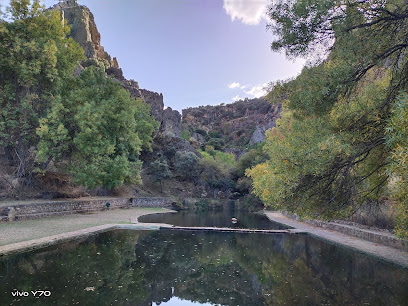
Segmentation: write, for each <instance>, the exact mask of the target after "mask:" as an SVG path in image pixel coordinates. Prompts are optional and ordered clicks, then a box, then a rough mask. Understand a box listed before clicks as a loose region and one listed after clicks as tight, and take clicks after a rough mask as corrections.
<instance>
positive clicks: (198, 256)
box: [0, 230, 408, 306]
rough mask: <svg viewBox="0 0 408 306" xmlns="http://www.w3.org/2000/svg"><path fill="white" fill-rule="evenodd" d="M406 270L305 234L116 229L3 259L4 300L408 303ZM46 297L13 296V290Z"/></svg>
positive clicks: (39, 302)
mask: <svg viewBox="0 0 408 306" xmlns="http://www.w3.org/2000/svg"><path fill="white" fill-rule="evenodd" d="M407 284H408V271H407V270H405V269H399V268H398V267H395V266H392V265H389V264H387V263H384V262H380V261H378V260H375V259H373V258H370V257H367V256H364V255H361V254H359V253H355V252H353V251H351V250H348V249H343V248H339V247H337V246H334V245H331V244H327V243H324V242H322V241H320V240H317V239H313V238H311V237H308V236H303V235H288V234H273V235H267V234H242V233H214V232H189V231H169V230H161V231H131V230H116V231H112V232H108V233H104V234H100V235H98V236H93V237H90V238H88V239H86V240H82V241H73V242H69V243H64V244H61V245H58V246H55V247H50V248H47V249H42V250H37V251H34V252H29V253H22V254H18V255H15V256H9V257H6V258H3V259H1V261H0V301H1V303H0V304H1V305H22V304H24V305H52V304H58V305H75V304H77V303H79V304H81V305H159V304H160V305H166V304H171V305H180V306H181V305H197V303H199V304H204V305H245V306H247V305H326V304H330V305H364V304H366V305H407V304H408V290H407V289H408V287H407ZM35 290H37V291H39V290H41V291H49V292H50V293H51V295H50V296H48V297H45V296H41V297H37V298H34V297H33V296H32V294H31V293H30V294H29V296H28V297H24V296H22V297H13V296H12V292H16V291H19V292H30V291H35Z"/></svg>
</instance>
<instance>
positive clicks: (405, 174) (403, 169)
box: [386, 93, 408, 237]
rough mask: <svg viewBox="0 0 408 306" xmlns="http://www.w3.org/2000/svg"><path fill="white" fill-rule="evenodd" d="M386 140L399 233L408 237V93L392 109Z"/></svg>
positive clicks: (399, 98)
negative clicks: (388, 148)
mask: <svg viewBox="0 0 408 306" xmlns="http://www.w3.org/2000/svg"><path fill="white" fill-rule="evenodd" d="M386 141H387V144H388V146H389V147H390V148H391V149H392V150H391V154H390V157H389V161H390V164H389V166H388V170H389V174H390V176H391V177H392V178H393V179H394V180H395V186H394V197H395V199H396V201H397V203H398V204H397V207H398V210H399V215H398V218H397V227H396V230H397V233H398V234H399V235H400V236H403V237H408V95H407V94H406V93H403V94H401V95H400V96H399V97H398V98H397V101H396V103H395V104H394V105H393V108H392V110H391V117H390V119H389V121H388V126H387V134H386Z"/></svg>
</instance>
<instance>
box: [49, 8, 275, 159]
mask: <svg viewBox="0 0 408 306" xmlns="http://www.w3.org/2000/svg"><path fill="white" fill-rule="evenodd" d="M51 9H58V10H59V11H60V12H61V18H63V19H64V20H65V21H66V22H67V24H68V25H70V26H71V36H72V38H74V40H75V41H77V42H78V43H79V44H80V45H81V46H82V47H83V48H84V50H85V55H86V57H87V58H88V60H87V61H85V62H84V63H82V66H87V65H90V64H94V63H95V62H97V63H99V64H100V63H102V64H103V65H104V67H105V69H106V70H105V71H106V73H107V74H108V75H110V76H112V77H114V78H115V79H116V80H118V81H119V82H121V83H122V86H123V87H124V88H125V89H127V90H128V91H129V92H130V94H131V95H132V96H133V97H135V98H141V99H143V100H144V101H145V102H146V103H147V104H149V105H150V107H151V114H152V115H153V116H154V118H155V119H156V121H158V122H159V123H160V127H159V129H158V131H157V132H156V137H155V145H154V146H153V147H154V148H156V150H159V151H160V150H161V151H163V150H164V149H165V147H166V146H169V145H172V146H174V147H175V148H176V149H177V150H182V151H186V150H187V151H193V152H195V153H197V151H195V149H194V148H193V147H192V146H191V145H193V146H194V147H195V148H199V147H201V146H203V144H206V143H207V142H208V141H209V140H210V144H211V141H212V144H215V145H216V144H217V143H221V144H223V145H222V147H223V149H231V148H236V149H237V148H238V149H242V148H245V147H247V146H248V145H251V144H255V143H257V142H260V141H262V140H264V137H265V131H266V130H267V129H269V128H271V127H273V126H274V125H275V121H276V119H277V118H278V116H279V114H280V105H275V106H272V105H270V104H269V103H268V102H267V101H266V100H265V99H262V98H260V99H245V100H241V101H238V102H235V103H232V104H227V105H218V106H205V107H204V106H202V107H198V108H188V109H185V110H183V111H182V114H183V116H181V115H180V113H179V112H178V111H177V110H173V109H171V108H166V109H164V102H163V95H162V94H161V93H157V92H153V91H150V90H147V89H141V88H139V85H138V83H137V82H136V81H134V80H127V79H126V78H125V77H124V76H123V73H122V69H121V68H120V67H119V64H118V61H117V59H116V58H115V57H111V56H110V55H109V54H108V53H107V52H106V51H105V50H104V48H103V46H101V43H100V41H101V35H100V33H99V31H98V29H97V26H96V23H95V19H94V16H93V14H92V13H91V11H90V10H89V9H88V8H87V7H86V6H83V5H79V4H78V3H77V0H66V1H60V2H59V3H58V4H56V5H54V6H53V7H52V8H51ZM79 68H80V69H82V68H83V67H79ZM181 118H183V120H181ZM182 130H184V131H185V132H186V131H187V132H188V135H189V136H190V139H189V141H185V140H183V139H181V134H182ZM190 144H191V145H190ZM157 154H158V155H159V156H160V153H158V152H155V154H153V156H152V157H153V158H154V155H157ZM148 159H150V158H148Z"/></svg>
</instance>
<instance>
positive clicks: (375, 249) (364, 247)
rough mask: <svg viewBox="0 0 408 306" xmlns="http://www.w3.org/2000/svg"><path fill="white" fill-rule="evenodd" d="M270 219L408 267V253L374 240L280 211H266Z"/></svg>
mask: <svg viewBox="0 0 408 306" xmlns="http://www.w3.org/2000/svg"><path fill="white" fill-rule="evenodd" d="M265 215H266V216H267V217H268V218H269V220H271V221H274V222H278V223H281V224H285V225H288V226H291V227H294V228H295V229H297V230H299V231H301V232H305V233H307V234H309V235H311V236H314V237H317V238H319V239H323V240H326V241H329V242H332V243H335V244H337V245H340V246H345V247H348V248H351V249H353V250H355V251H358V252H361V253H367V254H369V255H371V256H373V257H376V258H378V259H380V260H385V261H388V262H391V263H393V264H396V265H398V266H401V267H404V268H408V253H407V252H404V251H401V250H398V249H394V248H391V247H387V246H383V245H379V244H377V243H374V242H370V241H366V240H362V239H359V238H355V237H352V236H348V235H344V234H342V233H339V232H335V231H330V230H327V229H323V228H320V227H316V226H311V225H307V224H305V223H303V222H299V221H295V220H293V219H290V218H288V217H286V216H284V215H283V214H281V213H279V212H268V211H265Z"/></svg>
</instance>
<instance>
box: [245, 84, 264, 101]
mask: <svg viewBox="0 0 408 306" xmlns="http://www.w3.org/2000/svg"><path fill="white" fill-rule="evenodd" d="M266 86H268V83H264V84H258V85H255V86H254V87H252V88H251V89H250V90H248V91H246V92H245V93H246V94H248V95H251V96H253V97H255V98H260V97H263V96H265V95H266V94H267V93H268V92H267V91H266V89H265V88H266Z"/></svg>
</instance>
